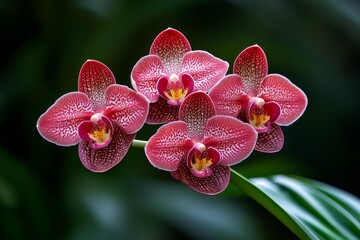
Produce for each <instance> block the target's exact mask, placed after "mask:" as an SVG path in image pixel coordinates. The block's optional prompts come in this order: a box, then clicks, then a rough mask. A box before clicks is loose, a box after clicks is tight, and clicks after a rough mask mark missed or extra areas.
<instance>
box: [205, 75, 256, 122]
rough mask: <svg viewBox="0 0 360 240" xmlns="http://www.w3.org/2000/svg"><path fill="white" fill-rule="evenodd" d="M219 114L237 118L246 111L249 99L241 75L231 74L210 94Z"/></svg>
mask: <svg viewBox="0 0 360 240" xmlns="http://www.w3.org/2000/svg"><path fill="white" fill-rule="evenodd" d="M209 96H210V98H211V99H212V100H213V102H214V105H215V110H216V113H217V114H223V115H229V116H233V117H237V116H238V115H239V113H240V111H242V110H246V106H247V102H248V101H249V97H248V96H247V95H246V93H245V88H244V86H243V83H242V79H241V77H240V76H239V75H236V74H230V75H227V76H225V77H224V78H223V79H222V80H220V82H218V83H217V84H216V85H215V86H214V87H213V88H212V89H211V90H210V92H209Z"/></svg>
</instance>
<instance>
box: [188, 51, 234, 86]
mask: <svg viewBox="0 0 360 240" xmlns="http://www.w3.org/2000/svg"><path fill="white" fill-rule="evenodd" d="M228 68H229V64H228V63H227V62H226V61H223V60H221V59H220V58H217V57H214V56H213V55H211V54H210V53H208V52H205V51H191V52H187V53H186V54H185V55H184V58H183V61H182V72H183V73H187V74H189V75H191V76H192V77H193V79H194V83H195V90H201V91H206V92H207V91H209V90H210V89H211V88H212V87H213V86H214V85H215V84H216V83H217V82H218V81H219V80H220V79H221V78H222V77H224V76H225V74H226V72H227V70H228Z"/></svg>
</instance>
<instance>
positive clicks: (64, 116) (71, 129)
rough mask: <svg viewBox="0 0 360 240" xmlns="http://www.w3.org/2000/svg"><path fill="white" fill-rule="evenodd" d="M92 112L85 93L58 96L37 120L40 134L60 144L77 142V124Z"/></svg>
mask: <svg viewBox="0 0 360 240" xmlns="http://www.w3.org/2000/svg"><path fill="white" fill-rule="evenodd" d="M92 113H93V109H92V107H91V103H90V101H89V98H88V97H87V96H86V94H84V93H81V92H71V93H68V94H65V95H63V96H62V97H60V98H59V99H58V100H56V102H55V103H54V104H53V105H52V106H50V107H49V108H48V110H47V111H46V112H45V113H44V114H42V115H41V116H40V118H39V120H38V121H37V125H36V127H37V129H38V131H39V133H40V135H41V136H42V137H43V138H45V139H46V140H48V141H49V142H52V143H55V144H57V145H60V146H72V145H75V144H78V143H79V141H80V137H79V135H78V126H79V124H80V123H81V122H82V121H84V120H89V119H90V117H91V115H92Z"/></svg>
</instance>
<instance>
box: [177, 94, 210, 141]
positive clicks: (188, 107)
mask: <svg viewBox="0 0 360 240" xmlns="http://www.w3.org/2000/svg"><path fill="white" fill-rule="evenodd" d="M214 115H215V107H214V103H213V102H212V100H211V99H210V97H209V96H208V95H207V94H206V93H204V92H193V93H191V94H190V95H188V97H187V98H185V100H184V102H183V103H182V104H181V106H180V111H179V119H180V120H182V121H184V122H186V123H187V125H188V128H189V135H190V137H191V138H192V139H193V140H201V139H202V138H203V136H204V129H205V123H206V122H207V120H208V118H210V117H212V116H214Z"/></svg>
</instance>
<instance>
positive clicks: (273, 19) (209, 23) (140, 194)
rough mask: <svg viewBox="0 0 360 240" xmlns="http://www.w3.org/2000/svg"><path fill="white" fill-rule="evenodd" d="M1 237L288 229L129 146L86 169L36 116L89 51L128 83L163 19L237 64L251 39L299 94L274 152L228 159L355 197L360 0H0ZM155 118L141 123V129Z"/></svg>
mask: <svg viewBox="0 0 360 240" xmlns="http://www.w3.org/2000/svg"><path fill="white" fill-rule="evenodd" d="M0 16H1V21H0V24H1V40H0V41H1V49H2V50H1V60H0V61H1V65H0V127H1V132H0V136H1V137H0V239H25V238H30V239H36V238H37V239H71V240H73V239H74V240H75V239H76V240H77V239H88V240H89V239H146V240H147V239H170V238H179V239H181V238H187V239H294V238H295V237H294V235H292V233H291V232H290V231H289V230H287V229H286V228H285V227H284V226H283V225H282V224H281V223H280V222H278V220H277V219H275V218H274V217H273V216H272V215H270V214H269V213H268V212H267V211H266V210H264V209H263V208H262V207H260V206H258V205H257V203H255V202H254V201H253V200H252V199H249V198H247V197H246V196H244V195H243V194H242V193H241V192H240V191H238V190H236V189H235V187H234V186H233V185H231V184H230V185H229V187H228V189H227V190H226V191H225V192H224V193H222V194H220V195H217V196H212V197H210V196H203V195H200V194H198V193H197V192H195V191H192V190H190V189H188V188H187V187H186V186H185V185H182V184H180V183H179V182H176V181H175V180H173V179H172V178H171V176H170V175H169V174H168V173H166V172H163V171H160V170H157V169H155V168H153V167H152V166H151V165H150V163H149V162H148V161H147V160H146V158H145V155H144V153H143V150H141V149H130V151H129V154H128V155H127V156H126V158H125V159H124V160H123V161H122V162H121V163H120V164H119V165H117V166H116V167H115V168H113V169H112V170H110V171H109V172H107V173H103V174H96V173H92V172H90V171H88V170H86V169H85V168H84V167H83V166H82V165H81V163H80V161H79V159H78V156H77V147H69V148H64V147H58V146H56V145H54V144H51V143H49V142H47V141H45V140H44V139H43V138H42V137H41V136H40V135H39V134H38V132H37V130H36V127H35V125H36V121H37V118H38V117H39V116H40V115H41V114H42V113H43V112H45V111H46V109H47V108H48V107H49V106H50V105H51V104H53V103H54V102H55V100H56V99H57V98H58V97H60V96H61V95H63V94H65V93H67V92H70V91H76V90H77V76H78V72H79V70H80V67H81V65H82V64H83V63H84V62H85V61H86V59H96V60H99V61H101V62H103V63H105V64H106V65H107V66H108V67H109V68H110V69H111V70H112V71H113V73H114V75H115V77H116V79H117V82H118V83H120V84H125V85H129V86H130V72H131V70H132V67H133V66H134V64H135V63H136V62H137V61H138V60H139V59H140V58H141V57H142V56H144V55H147V54H148V51H149V47H150V45H151V43H152V41H153V40H154V38H155V37H156V35H157V34H159V33H160V32H161V31H162V30H164V29H166V28H167V27H173V28H176V29H178V30H180V31H181V32H182V33H183V34H184V35H185V36H186V37H187V38H188V40H189V41H190V43H191V46H192V48H193V49H194V50H205V51H208V52H210V53H212V54H213V55H215V56H217V57H219V58H222V59H224V60H226V61H228V62H229V64H230V69H229V72H228V73H231V72H232V65H233V62H234V60H235V58H236V56H237V55H238V54H239V53H240V51H242V50H243V49H244V48H246V47H247V46H250V45H253V44H259V45H260V46H261V47H262V48H263V49H264V51H265V52H266V54H267V58H268V63H269V72H270V73H280V74H282V75H284V76H286V77H288V78H289V79H290V80H291V81H292V82H293V83H295V84H296V85H297V86H299V87H300V88H301V89H302V90H303V91H304V92H305V93H306V94H307V96H308V100H309V104H308V108H307V110H306V111H305V113H304V115H303V116H302V117H301V118H300V119H299V120H298V121H297V122H295V123H294V124H293V125H291V126H289V127H284V128H283V130H284V133H285V146H284V148H283V149H282V151H281V152H279V153H276V154H261V153H254V154H252V155H251V156H250V157H249V158H248V159H247V160H245V161H244V162H242V163H241V164H239V165H237V166H236V167H235V169H236V170H238V171H239V172H240V173H242V174H243V175H245V176H247V177H257V176H267V175H271V174H279V173H286V174H296V175H301V176H304V177H309V178H313V179H316V180H320V181H323V182H326V183H329V184H332V185H334V186H336V187H339V188H342V189H344V190H346V191H348V192H350V193H353V194H354V195H357V196H359V195H360V191H359V188H358V187H357V186H356V184H357V183H358V182H360V181H359V170H360V169H359V163H358V155H359V154H358V153H359V144H358V143H359V140H358V137H359V135H358V132H359V130H358V129H359V122H360V121H359V120H360V116H359V93H358V92H359V72H360V71H359V68H360V64H359V63H360V60H359V58H360V5H359V4H358V1H355V0H354V1H350V0H344V1H336V0H328V1H326V0H319V1H312V0H306V1H304V0H295V1H285V0H276V1H266V0H256V1H235V0H228V1H206V0H178V1H160V0H158V1H134V0H127V1H116V0H75V1H68V0H64V1H19V0H1V2H0ZM156 129H157V126H151V127H149V126H147V125H146V126H145V127H144V128H143V129H142V130H141V131H140V132H139V133H138V139H143V140H146V139H148V138H149V137H150V136H151V134H152V133H154V132H155V131H156Z"/></svg>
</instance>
